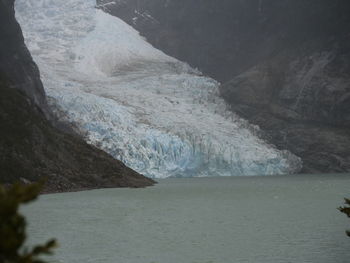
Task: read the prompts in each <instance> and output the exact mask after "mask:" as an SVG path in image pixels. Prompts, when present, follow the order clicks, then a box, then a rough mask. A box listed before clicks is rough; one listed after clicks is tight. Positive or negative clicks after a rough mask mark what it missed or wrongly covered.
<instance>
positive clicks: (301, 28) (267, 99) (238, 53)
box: [99, 0, 350, 172]
mask: <svg viewBox="0 0 350 263" xmlns="http://www.w3.org/2000/svg"><path fill="white" fill-rule="evenodd" d="M108 2H111V0H100V2H99V4H100V8H102V9H104V10H106V11H108V12H110V13H111V14H113V15H116V16H118V17H120V18H122V19H123V20H125V21H126V22H127V23H129V24H131V25H132V26H134V27H135V28H136V29H137V30H139V31H140V32H141V34H142V35H144V36H145V37H146V38H147V39H148V41H149V42H151V43H152V44H153V45H154V46H156V47H157V48H160V49H161V50H163V51H165V52H166V53H167V54H169V55H172V56H174V57H177V58H179V59H181V60H183V61H186V62H188V63H189V64H191V65H192V66H194V67H198V68H199V69H200V70H202V71H203V72H204V73H206V74H208V75H210V76H212V77H214V78H215V79H217V80H219V81H221V82H222V83H224V84H223V85H222V86H221V94H222V96H223V97H224V98H225V100H226V101H227V102H228V103H229V105H230V106H231V107H232V110H234V111H236V112H237V113H239V114H240V115H241V116H243V117H244V118H247V119H248V120H250V121H251V122H252V123H255V124H258V125H259V126H260V127H261V128H262V130H263V131H264V133H265V137H266V139H268V140H269V141H270V142H272V143H273V144H275V145H277V146H278V147H279V148H281V149H288V150H290V151H292V152H293V153H295V154H296V155H298V156H300V157H302V159H303V162H304V168H303V171H304V172H349V171H350V16H349V15H348V14H349V13H350V2H349V1H347V0H336V1H329V0H309V1H304V0H279V1H276V0H248V1H239V0H227V1H226V0H220V1H213V0H203V1H200V3H199V2H198V1H195V0H127V1H117V2H116V3H115V4H108Z"/></svg>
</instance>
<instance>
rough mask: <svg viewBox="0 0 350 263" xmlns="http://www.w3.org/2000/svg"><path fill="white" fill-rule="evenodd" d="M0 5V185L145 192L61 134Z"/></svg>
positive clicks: (6, 3) (117, 166) (9, 6)
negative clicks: (16, 183) (40, 182)
mask: <svg viewBox="0 0 350 263" xmlns="http://www.w3.org/2000/svg"><path fill="white" fill-rule="evenodd" d="M13 5H14V1H12V0H1V1H0V22H1V23H0V182H1V183H12V182H14V181H18V180H21V181H23V182H31V181H37V180H38V179H40V178H43V177H45V178H48V182H47V186H46V191H52V192H53V191H68V190H79V189H87V188H100V187H145V186H149V185H152V184H154V181H152V180H150V179H148V178H145V177H144V176H142V175H140V174H138V173H136V172H135V171H133V170H131V169H129V168H128V167H126V166H125V165H124V164H123V163H122V162H120V161H117V160H115V159H113V158H112V157H110V156H109V155H107V154H106V153H105V152H103V151H101V150H98V149H97V148H95V147H93V146H90V145H88V144H86V143H85V142H84V141H83V140H82V139H81V138H78V137H77V136H75V135H74V134H68V133H65V132H63V131H61V130H59V129H58V128H56V127H54V126H53V125H52V124H51V122H50V121H48V120H47V117H48V116H51V114H50V112H49V109H48V107H47V103H46V97H45V92H44V89H43V86H42V83H41V80H40V75H39V71H38V68H37V66H36V65H35V63H34V62H33V60H32V58H31V56H30V54H29V51H28V50H27V48H26V46H25V44H24V40H23V36H22V32H21V29H20V27H19V25H18V23H17V22H16V20H15V17H14V15H15V13H14V6H13Z"/></svg>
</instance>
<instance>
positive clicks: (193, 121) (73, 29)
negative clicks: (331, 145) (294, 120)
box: [16, 0, 301, 178]
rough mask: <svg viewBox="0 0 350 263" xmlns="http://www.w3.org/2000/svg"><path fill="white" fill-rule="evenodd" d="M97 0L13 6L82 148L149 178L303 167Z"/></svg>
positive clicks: (209, 83) (22, 1) (207, 82)
mask: <svg viewBox="0 0 350 263" xmlns="http://www.w3.org/2000/svg"><path fill="white" fill-rule="evenodd" d="M95 6H96V1H94V0H16V17H17V19H18V21H19V23H20V24H21V27H22V29H23V34H24V37H25V41H26V44H27V46H28V48H29V50H30V51H31V54H32V55H33V58H34V60H35V62H36V63H37V64H38V66H39V69H40V72H41V77H42V80H43V83H44V87H45V90H46V92H47V95H48V97H49V103H50V106H51V107H52V109H53V111H54V113H55V114H56V115H57V117H58V118H59V119H61V120H65V121H67V122H69V123H71V124H72V125H73V126H74V127H75V128H76V131H77V132H78V133H80V134H81V135H82V136H83V137H84V138H85V140H86V141H87V142H88V143H90V144H93V145H95V146H97V147H99V148H101V149H102V150H104V151H106V152H107V153H109V154H111V155H112V156H113V157H115V158H117V159H119V160H121V161H123V162H124V163H125V164H126V165H128V166H130V167H131V168H133V169H134V170H136V171H138V172H140V173H142V174H145V175H146V176H149V177H155V178H161V177H163V178H164V177H174V176H197V177H203V176H212V175H217V176H231V175H233V176H234V175H275V174H291V173H295V172H298V171H299V170H300V168H301V161H300V159H299V158H298V157H296V156H294V155H293V154H291V153H290V152H288V151H279V150H277V149H276V148H275V147H274V146H273V145H269V144H267V143H266V142H264V141H263V140H261V139H259V137H258V136H256V134H257V133H259V129H258V127H255V126H252V125H249V124H248V123H247V122H246V121H244V120H242V119H241V118H239V117H238V116H236V115H235V114H233V113H232V112H230V111H229V110H228V107H227V105H226V104H225V102H224V100H223V99H222V98H220V96H219V94H218V85H219V83H218V82H216V81H215V80H213V79H211V78H208V77H205V76H203V75H202V74H201V73H200V72H199V71H198V70H196V69H193V68H191V67H190V66H188V65H187V64H185V63H183V62H181V61H178V60H176V59H174V58H172V57H169V56H167V55H166V54H164V53H163V52H161V51H159V50H157V49H155V48H154V47H153V46H151V45H150V44H149V43H148V42H147V41H146V40H145V39H144V38H142V37H141V36H140V35H139V33H138V32H137V31H135V30H134V29H133V28H132V27H130V26H129V25H127V24H126V23H124V22H123V21H122V20H120V19H118V18H116V17H113V16H111V15H108V14H106V13H104V12H103V11H101V10H98V9H96V8H95Z"/></svg>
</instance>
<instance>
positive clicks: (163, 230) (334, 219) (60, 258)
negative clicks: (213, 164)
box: [22, 175, 350, 263]
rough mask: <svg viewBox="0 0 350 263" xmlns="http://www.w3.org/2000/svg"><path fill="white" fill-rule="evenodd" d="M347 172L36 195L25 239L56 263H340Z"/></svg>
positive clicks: (348, 247) (344, 254)
mask: <svg viewBox="0 0 350 263" xmlns="http://www.w3.org/2000/svg"><path fill="white" fill-rule="evenodd" d="M349 186H350V175H319V176H316V175H312V176H310V175H298V176H278V177H273V176H269V177H223V178H184V179H175V178H174V179H164V180H159V184H158V185H156V186H155V187H150V188H146V189H102V190H93V191H84V192H76V193H63V194H50V195H43V196H41V197H40V199H39V200H38V201H37V202H35V203H33V204H31V205H29V206H25V207H24V208H23V209H22V211H23V212H24V213H25V215H26V216H27V217H28V221H29V229H28V232H29V236H30V240H29V242H30V243H32V244H37V243H43V242H44V241H46V240H47V239H50V238H51V237H55V238H57V239H58V242H59V244H60V247H59V248H58V249H57V250H56V253H55V255H54V256H53V257H51V258H50V259H51V260H53V262H62V263H78V262H79V263H83V262H84V263H89V262H91V263H92V262H94V263H95V262H96V263H97V262H98V263H102V262H103V263H236V262H237V263H240V262H242V263H243V262H247V263H248V262H249V263H280V262H291V263H294V262H298V263H304V262H305V263H306V262H315V263H342V262H344V263H345V262H348V259H349V258H350V238H348V237H347V236H346V235H345V230H346V229H350V220H349V219H348V218H346V216H345V215H343V214H341V213H340V212H339V211H337V207H339V206H340V205H342V204H343V198H344V197H346V196H348V197H350V187H349Z"/></svg>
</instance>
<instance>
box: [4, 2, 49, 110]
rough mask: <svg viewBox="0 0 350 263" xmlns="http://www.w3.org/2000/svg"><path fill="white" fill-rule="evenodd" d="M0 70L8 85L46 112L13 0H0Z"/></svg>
mask: <svg viewBox="0 0 350 263" xmlns="http://www.w3.org/2000/svg"><path fill="white" fill-rule="evenodd" d="M0 33H1V35H0V62H1V63H0V73H1V75H2V77H3V78H6V80H7V82H8V85H9V87H12V88H17V89H20V90H22V91H24V92H25V93H26V94H27V96H28V97H30V98H31V99H32V100H33V101H34V102H35V103H36V104H37V105H38V106H39V107H40V108H41V109H42V110H43V111H44V112H48V108H47V104H46V97H45V91H44V88H43V85H42V83H41V80H40V75H39V70H38V67H37V66H36V64H35V63H34V62H33V59H32V57H31V55H30V53H29V51H28V49H27V47H26V46H25V44H24V39H23V35H22V30H21V28H20V26H19V24H18V23H17V21H16V19H15V10H14V0H0Z"/></svg>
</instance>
